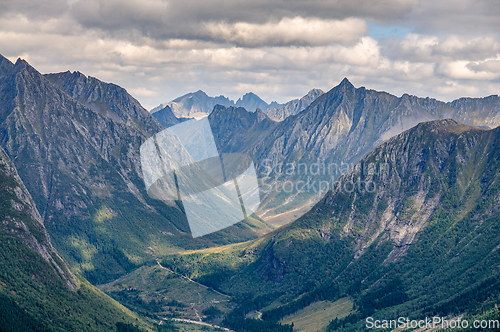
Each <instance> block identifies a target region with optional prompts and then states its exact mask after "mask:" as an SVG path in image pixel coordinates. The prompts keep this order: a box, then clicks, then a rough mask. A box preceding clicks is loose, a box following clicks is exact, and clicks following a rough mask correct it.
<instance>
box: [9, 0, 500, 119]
mask: <svg viewBox="0 0 500 332" xmlns="http://www.w3.org/2000/svg"><path fill="white" fill-rule="evenodd" d="M0 54H2V55H4V56H6V57H7V58H9V59H10V60H12V61H15V60H16V59H17V58H18V57H21V58H23V59H26V60H27V61H28V62H30V63H31V64H32V65H33V66H34V67H35V68H37V69H38V70H39V71H41V72H42V73H50V72H59V71H66V70H70V71H75V70H78V71H80V72H83V73H84V74H86V75H90V76H94V77H97V78H99V79H101V80H104V81H107V82H113V83H116V84H118V85H121V86H122V87H124V88H126V89H127V90H128V91H129V92H130V93H131V94H132V95H133V96H135V97H136V98H137V99H138V100H139V101H140V102H141V103H142V104H143V105H144V106H145V107H146V108H147V109H151V108H153V107H154V106H157V105H158V104H160V103H162V102H166V101H170V100H172V99H174V98H176V97H178V96H180V95H183V94H185V93H188V92H192V91H196V90H199V89H201V90H204V91H205V92H207V93H208V94H209V95H211V96H215V95H220V94H224V95H226V96H228V97H230V98H232V99H237V98H238V97H240V96H241V95H243V94H244V93H246V92H250V91H252V92H254V93H256V94H258V95H259V96H261V97H262V98H263V99H264V100H265V101H267V102H271V101H272V100H277V101H278V102H286V101H288V100H290V99H293V98H297V97H301V96H302V95H304V94H306V93H307V91H309V90H310V89H311V88H321V89H323V90H325V91H327V90H329V89H330V88H332V87H333V86H335V85H337V84H338V83H339V82H340V81H341V80H342V78H343V77H348V78H349V80H350V81H351V82H352V83H353V84H354V85H355V86H356V87H359V86H365V87H367V88H370V89H376V90H385V91H387V92H390V93H392V94H395V95H401V94H402V93H405V92H407V93H410V94H414V95H417V96H422V97H424V96H430V97H434V98H438V99H441V100H445V101H449V100H453V99H455V98H458V97H461V96H478V97H479V96H487V95H491V94H500V1H498V0H489V1H488V0H379V1H373V0H305V1H296V0H286V1H285V0H269V1H266V0H254V1H243V0H204V1H201V0H199V1H195V0H76V1H75V0H39V1H33V0H16V1H14V0H0Z"/></svg>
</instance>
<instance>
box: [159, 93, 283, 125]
mask: <svg viewBox="0 0 500 332" xmlns="http://www.w3.org/2000/svg"><path fill="white" fill-rule="evenodd" d="M215 105H222V106H226V107H243V108H245V109H246V110H247V111H249V112H255V111H256V110H257V109H258V108H259V109H260V110H262V111H266V110H267V108H268V107H269V104H267V103H266V102H265V101H263V100H262V99H261V98H260V97H259V96H257V95H256V94H255V93H252V92H249V93H246V94H245V95H243V96H242V97H240V98H239V99H238V100H237V101H236V102H234V101H233V100H231V99H229V98H227V97H224V96H222V95H220V96H218V97H210V96H208V95H207V94H206V93H205V92H203V91H201V90H198V91H196V92H191V93H188V94H185V95H184V96H181V97H178V98H176V99H174V100H172V101H170V102H167V103H163V104H161V105H159V106H157V107H155V108H153V109H152V110H151V113H152V114H155V113H156V112H158V111H160V110H161V109H163V108H165V107H166V106H169V107H170V109H171V110H172V112H173V113H174V115H175V116H176V117H178V118H190V117H203V116H207V115H208V114H210V113H211V112H212V110H213V108H214V107H215ZM272 105H275V106H276V105H279V104H277V103H276V102H273V103H272Z"/></svg>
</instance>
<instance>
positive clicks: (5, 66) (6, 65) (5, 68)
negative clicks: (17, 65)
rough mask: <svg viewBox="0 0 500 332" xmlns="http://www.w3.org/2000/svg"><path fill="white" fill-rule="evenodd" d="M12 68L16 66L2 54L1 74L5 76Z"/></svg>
mask: <svg viewBox="0 0 500 332" xmlns="http://www.w3.org/2000/svg"><path fill="white" fill-rule="evenodd" d="M12 68H14V64H13V63H12V62H11V61H10V60H9V59H7V58H6V57H4V56H3V55H1V54H0V76H4V75H6V74H7V73H9V72H10V71H11V70H12Z"/></svg>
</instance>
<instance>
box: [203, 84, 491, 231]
mask: <svg viewBox="0 0 500 332" xmlns="http://www.w3.org/2000/svg"><path fill="white" fill-rule="evenodd" d="M261 117H264V115H261ZM240 118H241V112H236V111H235V109H234V108H224V107H218V108H216V109H215V110H214V112H212V114H211V115H210V116H209V119H210V121H211V125H212V128H213V131H214V135H215V136H216V137H218V138H219V140H220V142H221V150H222V151H223V152H244V153H249V154H250V155H251V156H252V157H253V159H254V161H255V162H256V164H258V165H259V167H258V176H259V178H260V181H261V188H263V187H265V188H267V189H266V190H261V196H262V200H263V203H262V204H261V210H260V211H259V212H257V214H258V215H259V216H260V217H262V218H264V219H265V220H267V221H268V222H271V223H274V224H278V225H279V224H283V223H284V222H289V221H290V220H292V219H294V218H295V217H294V215H299V216H300V215H301V213H303V212H305V211H307V210H308V209H309V208H310V207H311V206H312V205H313V204H314V203H316V202H318V201H319V200H320V199H321V198H322V197H323V195H324V194H325V193H326V191H327V190H328V189H329V188H330V187H331V186H332V185H333V183H334V182H335V180H336V179H337V178H338V177H339V176H340V175H341V174H342V173H343V172H345V171H346V170H347V169H349V168H350V167H352V166H353V165H354V164H355V163H356V162H358V161H359V160H360V159H361V158H362V157H363V156H364V155H366V154H367V153H369V152H370V151H372V150H373V149H374V148H375V147H377V146H378V145H380V144H382V143H383V142H384V141H386V140H388V139H389V138H391V137H392V136H394V135H397V134H399V133H401V132H403V131H404V130H407V129H409V128H411V127H413V126H415V125H417V124H418V123H420V122H424V121H430V120H435V119H445V118H452V119H454V120H456V121H458V122H461V123H464V124H468V125H473V126H479V127H482V128H494V127H496V126H498V125H500V98H499V97H498V96H496V95H494V96H489V97H485V98H460V99H457V100H455V101H452V102H448V103H445V102H441V101H438V100H436V99H431V98H418V97H415V96H410V95H408V94H404V95H402V96H401V97H396V96H394V95H391V94H388V93H386V92H379V91H374V90H368V89H366V88H364V87H361V88H355V87H354V86H353V85H352V84H351V83H350V82H349V81H348V80H347V79H344V80H343V81H342V82H341V83H340V84H339V85H338V86H336V87H334V88H333V89H331V90H330V91H328V92H326V93H324V94H323V95H321V96H320V97H319V98H317V99H316V100H315V101H314V102H313V103H312V104H310V105H309V106H308V107H307V108H306V109H305V110H303V111H302V112H300V113H298V114H296V115H292V116H289V117H287V118H286V119H285V120H284V121H282V122H279V123H274V124H268V125H267V126H266V127H265V128H262V129H259V127H256V126H255V125H254V124H253V123H252V122H245V124H244V125H243V126H241V125H237V126H233V123H239V121H240ZM212 119H214V120H212ZM220 119H225V120H224V121H223V122H222V121H221V120H220ZM269 120H270V119H265V120H263V121H264V122H266V123H269ZM269 126H272V127H273V128H272V129H269V128H268V127H269ZM247 137H252V139H247ZM317 166H321V167H322V169H323V171H321V172H318V171H313V172H311V170H313V168H314V167H317ZM304 180H306V181H304ZM320 183H326V184H328V185H324V186H323V187H322V188H320V187H319V184H320ZM283 184H288V185H289V189H287V190H280V189H279V188H280V187H281V186H283ZM266 191H267V192H266Z"/></svg>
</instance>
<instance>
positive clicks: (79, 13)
mask: <svg viewBox="0 0 500 332" xmlns="http://www.w3.org/2000/svg"><path fill="white" fill-rule="evenodd" d="M371 3H372V2H371V1H366V0H354V1H352V0H351V1H347V0H344V1H323V0H321V1H318V0H313V1H296V0H292V1H281V0H273V1H264V0H257V1H252V2H250V1H243V0H234V1H224V0H210V1H194V0H184V1H179V0H176V1H168V2H167V1H161V0H148V1H138V0H125V1H118V0H80V1H77V2H76V3H75V4H73V6H72V10H71V12H72V15H73V17H74V18H75V19H76V20H77V21H78V22H79V23H80V24H82V25H83V26H86V27H89V28H97V29H101V30H105V31H110V32H113V33H120V32H123V31H130V30H136V31H140V33H142V35H143V36H147V37H150V38H154V39H160V40H162V39H163V40H166V39H188V40H204V41H210V40H213V41H215V42H229V43H233V44H236V45H240V46H251V47H255V46H259V45H273V44H274V43H277V44H278V45H286V44H308V42H307V40H313V39H314V40H315V41H316V42H312V43H311V44H312V45H315V44H317V41H319V40H321V36H319V35H320V34H325V33H330V34H335V33H336V32H335V31H320V32H318V33H316V34H317V35H318V36H317V38H311V36H310V35H308V34H304V36H303V37H302V38H301V37H300V36H298V37H297V38H289V36H283V37H280V36H275V37H274V38H261V39H262V40H258V41H255V38H250V39H252V40H251V41H249V40H247V39H246V38H241V37H242V33H241V31H239V30H238V29H239V27H238V26H237V25H241V24H247V25H249V26H250V28H249V29H254V30H257V29H258V27H256V26H257V25H262V27H263V28H264V29H265V28H266V27H268V26H269V25H271V26H277V25H279V24H282V22H283V20H285V19H289V20H293V19H296V18H302V19H305V20H316V21H321V20H323V21H325V22H326V24H324V25H325V26H327V25H328V23H332V22H336V21H345V20H354V17H356V18H357V19H358V20H364V19H370V20H390V19H395V18H397V17H401V16H402V15H404V14H405V13H408V12H409V11H410V9H411V6H412V5H413V4H414V0H386V1H382V2H380V3H379V4H378V5H377V6H373V5H369V4H371ZM217 27H219V28H220V27H222V28H223V29H222V30H226V31H225V32H224V31H218V33H217V31H214V30H217V29H216V28H217ZM246 28H248V27H246ZM219 30H221V29H219ZM247 30H248V29H247ZM347 30H349V29H347ZM214 32H215V33H214ZM343 32H344V31H341V32H340V33H338V34H339V35H340V34H341V33H343ZM365 32H366V28H363V29H360V28H359V27H358V28H353V31H352V33H353V37H344V36H341V37H339V38H335V37H333V38H323V41H322V42H320V43H322V44H328V43H330V42H332V41H334V42H335V41H336V42H346V40H347V42H353V41H354V40H355V39H358V38H359V37H360V34H361V35H362V34H364V33H365ZM122 34H123V33H122ZM271 34H272V33H271Z"/></svg>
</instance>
